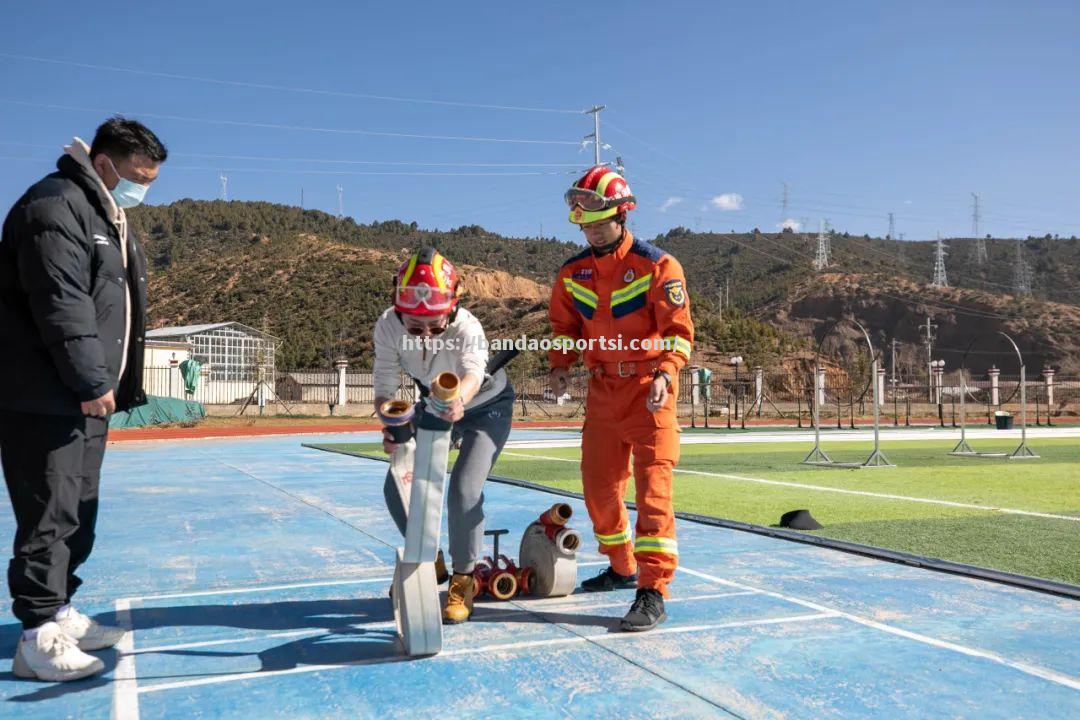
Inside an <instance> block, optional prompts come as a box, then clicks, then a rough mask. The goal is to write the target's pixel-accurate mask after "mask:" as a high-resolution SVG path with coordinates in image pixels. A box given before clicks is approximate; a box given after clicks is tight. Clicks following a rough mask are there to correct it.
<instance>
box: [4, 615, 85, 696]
mask: <svg viewBox="0 0 1080 720" xmlns="http://www.w3.org/2000/svg"><path fill="white" fill-rule="evenodd" d="M104 669H105V663H103V662H102V661H101V660H99V659H98V658H96V657H94V656H93V655H87V654H86V653H84V652H83V651H82V650H80V649H79V647H78V645H77V644H76V643H75V641H74V640H73V639H72V638H69V637H68V636H67V635H65V634H64V631H63V630H61V629H60V626H59V625H58V624H56V623H55V622H47V623H45V624H44V625H42V626H41V627H39V628H38V629H37V634H36V635H34V637H33V639H31V640H26V639H24V638H22V637H20V638H19V648H18V649H17V650H16V651H15V662H13V663H12V665H11V672H12V674H13V675H15V677H19V678H26V679H30V680H47V681H49V682H64V681H67V680H78V679H79V678H84V677H88V676H90V675H96V674H98V673H99V672H101V671H102V670H104Z"/></svg>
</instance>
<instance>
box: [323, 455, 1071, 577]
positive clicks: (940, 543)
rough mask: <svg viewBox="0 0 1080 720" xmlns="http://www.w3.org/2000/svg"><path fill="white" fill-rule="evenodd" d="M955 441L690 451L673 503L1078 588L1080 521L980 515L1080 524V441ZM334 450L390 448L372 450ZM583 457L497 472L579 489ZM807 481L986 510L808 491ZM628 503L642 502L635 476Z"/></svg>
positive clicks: (548, 458) (506, 461) (512, 459)
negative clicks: (968, 447) (782, 521)
mask: <svg viewBox="0 0 1080 720" xmlns="http://www.w3.org/2000/svg"><path fill="white" fill-rule="evenodd" d="M954 444H955V440H948V441H940V440H930V441H923V440H919V441H889V442H887V444H886V445H885V447H884V450H885V453H886V455H887V456H888V458H889V460H891V461H892V462H893V463H895V464H896V465H897V467H892V468H866V469H839V468H820V467H813V466H808V465H801V464H799V461H800V460H802V459H803V457H804V456H805V455H806V454H807V452H808V451H809V449H810V445H809V444H808V443H789V442H783V443H730V444H707V445H684V446H683V448H682V457H681V460H680V462H679V465H678V468H677V471H676V474H675V506H676V509H677V510H682V511H687V512H693V513H699V514H702V515H711V516H715V517H721V518H726V519H731V520H740V521H743V522H750V523H755V524H759V525H773V524H775V523H777V522H778V521H779V518H780V516H781V515H782V514H783V513H785V512H787V511H788V510H794V509H798V508H806V509H809V510H810V511H811V513H812V514H813V515H814V517H815V518H817V520H818V521H819V522H820V523H821V524H822V525H824V526H825V527H824V529H822V530H819V531H816V533H817V534H820V535H824V536H827V537H831V538H837V539H843V540H850V541H854V542H859V543H865V544H869V545H876V546H879V547H885V548H890V549H894V550H902V551H905V552H911V553H916V554H919V555H926V556H930V557H936V558H942V559H946V560H953V561H956V562H963V563H969V564H972V565H981V566H984V567H991V568H996V569H999V570H1006V571H1009V572H1015V573H1021V574H1025V575H1033V576H1037V577H1043V578H1049V579H1053V580H1060V581H1064V582H1070V583H1076V584H1080V522H1078V521H1074V520H1065V519H1055V518H1044V517H1033V516H1026V515H1016V514H1008V513H1002V512H997V511H994V510H990V509H986V510H984V509H982V508H984V507H985V508H993V507H996V508H1007V509H1013V510H1024V511H1030V512H1042V513H1049V514H1054V515H1065V516H1074V517H1080V442H1078V441H1077V440H1075V439H1053V440H1050V439H1039V440H1037V441H1034V442H1033V443H1032V447H1033V449H1034V450H1035V451H1036V452H1038V453H1039V455H1040V456H1041V457H1040V458H1039V459H1037V460H1004V459H989V458H986V459H983V458H960V457H953V456H950V455H948V454H947V453H948V451H949V450H951V449H952V446H953V445H954ZM1015 444H1016V443H1015V441H1008V442H1004V441H1001V440H978V441H972V445H973V446H975V447H976V449H978V450H984V451H1009V450H1012V449H1013V447H1015ZM332 447H333V448H334V449H337V450H344V451H352V452H367V453H374V454H381V452H382V451H381V448H380V446H378V445H375V444H348V445H335V446H332ZM826 450H827V452H829V454H830V456H832V458H833V459H834V460H844V461H861V460H863V459H865V458H866V456H867V455H868V454H869V452H870V445H869V443H864V442H851V441H846V442H845V441H834V442H831V443H828V444H827V445H826ZM579 458H580V449H579V448H576V447H574V448H542V449H517V448H508V449H507V450H506V451H504V453H503V455H502V456H501V457H500V459H499V462H498V464H497V465H496V467H495V471H494V472H495V474H497V475H503V476H507V477H513V478H519V479H522V480H528V481H530V482H534V483H540V484H544V485H549V486H553V487H558V488H562V489H565V490H572V491H577V492H580V491H581V479H580V475H579V472H578V466H577V461H578V459H579ZM679 470H681V471H684V472H679ZM693 473H705V474H701V475H698V474H693ZM753 480H769V481H776V482H782V483H792V484H795V486H789V485H773V484H766V483H761V482H754V481H753ZM810 485H813V486H818V487H819V488H835V489H843V490H853V491H859V492H868V493H878V494H887V495H897V496H904V497H906V498H922V499H928V500H938V501H948V502H956V503H964V504H970V505H976V506H979V507H978V508H966V507H955V506H949V505H941V504H934V503H927V502H918V501H915V500H914V499H894V498H884V497H875V496H866V495H854V494H844V493H837V492H830V491H824V490H821V489H813V488H809V487H805V486H810ZM626 497H627V499H628V500H633V497H634V489H633V481H632V480H631V481H630V483H629V487H628V489H627V494H626Z"/></svg>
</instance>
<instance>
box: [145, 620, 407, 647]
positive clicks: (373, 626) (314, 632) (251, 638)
mask: <svg viewBox="0 0 1080 720" xmlns="http://www.w3.org/2000/svg"><path fill="white" fill-rule="evenodd" d="M395 627H397V623H395V622H379V623H367V624H363V623H358V624H354V625H343V626H342V627H341V628H340V629H345V628H355V629H358V630H386V629H388V628H395ZM336 630H337V629H331V628H307V629H305V630H288V631H285V632H276V633H265V634H262V635H245V636H244V637H233V638H225V639H224V640H203V641H202V642H189V643H180V644H179V645H158V646H157V647H148V648H139V649H138V650H135V651H133V652H134V654H135V655H146V654H148V653H162V652H170V651H173V650H190V649H191V648H201V647H213V646H215V645H230V644H233V643H236V644H240V643H247V642H255V641H257V640H269V639H272V638H288V637H300V636H302V635H311V636H312V637H317V636H320V635H335V634H339V633H337V632H336Z"/></svg>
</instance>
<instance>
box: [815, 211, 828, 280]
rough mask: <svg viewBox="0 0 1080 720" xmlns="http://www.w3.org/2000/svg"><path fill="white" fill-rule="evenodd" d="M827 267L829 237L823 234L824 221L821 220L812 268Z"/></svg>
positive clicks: (820, 268) (822, 268) (821, 268)
mask: <svg viewBox="0 0 1080 720" xmlns="http://www.w3.org/2000/svg"><path fill="white" fill-rule="evenodd" d="M827 267H829V238H828V237H827V236H826V235H825V221H824V220H822V221H821V230H820V231H819V232H818V236H817V255H815V256H814V269H815V270H818V271H821V270H824V269H825V268H827Z"/></svg>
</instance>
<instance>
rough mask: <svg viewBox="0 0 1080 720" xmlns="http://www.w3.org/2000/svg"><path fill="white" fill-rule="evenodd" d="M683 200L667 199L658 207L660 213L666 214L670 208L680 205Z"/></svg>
mask: <svg viewBox="0 0 1080 720" xmlns="http://www.w3.org/2000/svg"><path fill="white" fill-rule="evenodd" d="M684 199H685V198H681V197H669V198H668V199H667V200H665V201H664V204H663V205H661V206H660V212H667V211H668V210H670V209H671V208H673V207H675V206H676V205H678V204H679V203H681V202H682V201H683V200H684Z"/></svg>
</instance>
